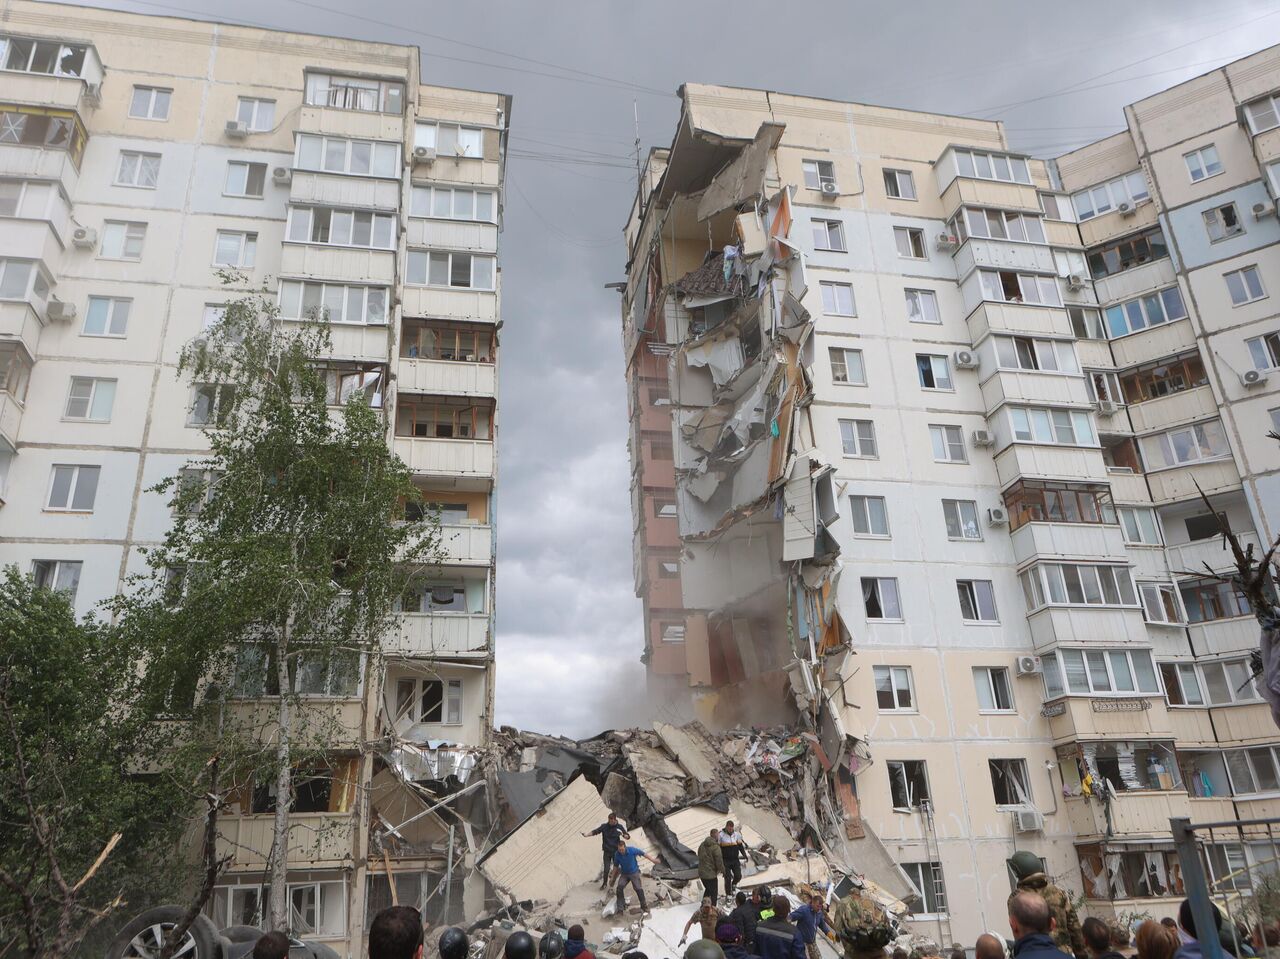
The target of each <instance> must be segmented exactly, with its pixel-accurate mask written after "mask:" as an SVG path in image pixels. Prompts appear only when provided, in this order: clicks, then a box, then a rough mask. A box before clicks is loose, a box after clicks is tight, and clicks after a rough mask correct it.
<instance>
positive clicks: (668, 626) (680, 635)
mask: <svg viewBox="0 0 1280 959" xmlns="http://www.w3.org/2000/svg"><path fill="white" fill-rule="evenodd" d="M684 637H685V628H684V623H663V624H662V641H663V642H664V643H683V642H684Z"/></svg>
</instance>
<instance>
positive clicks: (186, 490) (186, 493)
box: [173, 466, 222, 516]
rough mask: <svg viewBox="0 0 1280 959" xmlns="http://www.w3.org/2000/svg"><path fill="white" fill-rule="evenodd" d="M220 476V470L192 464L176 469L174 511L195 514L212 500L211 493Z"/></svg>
mask: <svg viewBox="0 0 1280 959" xmlns="http://www.w3.org/2000/svg"><path fill="white" fill-rule="evenodd" d="M221 476H222V474H221V473H220V472H215V471H213V470H203V469H196V468H195V467H192V466H184V467H183V468H182V469H180V470H178V484H177V488H176V489H175V490H174V495H173V505H174V513H176V514H180V515H183V516H195V515H196V514H197V513H199V512H200V510H202V509H204V507H205V506H207V505H209V503H211V502H213V494H214V491H215V489H216V487H217V483H218V480H219V478H221ZM179 504H181V506H179Z"/></svg>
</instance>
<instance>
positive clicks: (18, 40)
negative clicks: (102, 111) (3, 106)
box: [0, 34, 103, 110]
mask: <svg viewBox="0 0 1280 959" xmlns="http://www.w3.org/2000/svg"><path fill="white" fill-rule="evenodd" d="M0 70H3V75H4V97H5V99H6V100H8V101H11V102H16V103H31V104H35V105H38V106H51V107H64V108H66V109H69V110H78V109H81V108H82V107H83V106H87V104H86V103H85V100H86V99H87V98H96V97H97V96H98V88H99V86H100V85H101V83H102V75H103V71H102V61H101V60H100V59H98V51H97V50H96V49H95V48H94V47H93V45H92V44H84V43H72V42H64V41H62V40H56V39H53V38H49V37H23V36H15V35H13V34H0ZM95 102H96V101H95Z"/></svg>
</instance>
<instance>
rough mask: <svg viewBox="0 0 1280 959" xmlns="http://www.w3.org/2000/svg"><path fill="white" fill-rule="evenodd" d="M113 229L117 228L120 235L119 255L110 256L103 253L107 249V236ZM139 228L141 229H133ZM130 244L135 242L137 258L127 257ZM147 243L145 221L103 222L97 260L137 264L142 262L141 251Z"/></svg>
mask: <svg viewBox="0 0 1280 959" xmlns="http://www.w3.org/2000/svg"><path fill="white" fill-rule="evenodd" d="M113 227H119V233H120V253H119V255H117V256H112V255H110V254H108V253H106V252H105V250H106V248H107V235H108V233H110V232H112V228H113ZM137 227H141V229H140V230H139V229H135V228H137ZM131 242H136V244H137V248H138V254H137V256H129V255H128V254H129V246H130V243H131ZM146 243H147V223H146V221H145V220H104V221H103V224H102V237H101V239H100V240H99V241H98V259H99V260H115V261H118V262H124V263H139V262H141V260H142V254H143V251H144V250H145V248H146Z"/></svg>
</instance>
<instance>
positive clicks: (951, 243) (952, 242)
mask: <svg viewBox="0 0 1280 959" xmlns="http://www.w3.org/2000/svg"><path fill="white" fill-rule="evenodd" d="M959 245H960V241H959V240H958V239H956V235H955V234H954V233H939V234H938V249H939V250H954V249H955V248H956V247H957V246H959Z"/></svg>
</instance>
